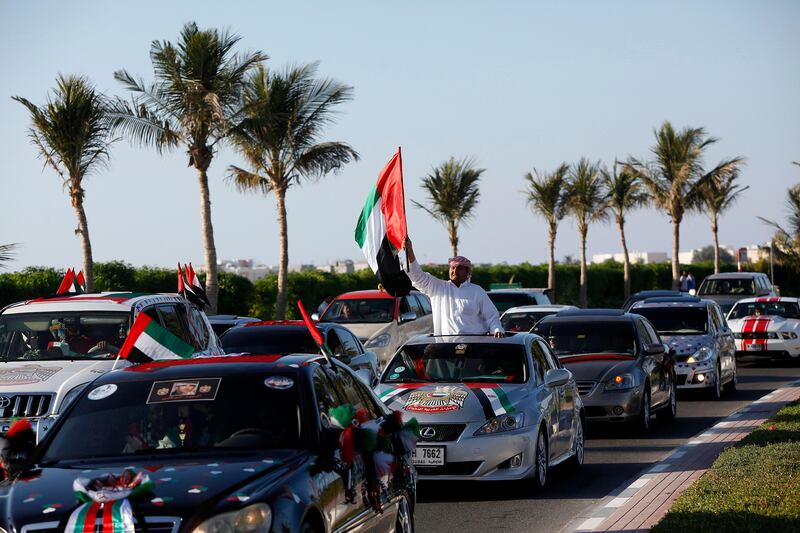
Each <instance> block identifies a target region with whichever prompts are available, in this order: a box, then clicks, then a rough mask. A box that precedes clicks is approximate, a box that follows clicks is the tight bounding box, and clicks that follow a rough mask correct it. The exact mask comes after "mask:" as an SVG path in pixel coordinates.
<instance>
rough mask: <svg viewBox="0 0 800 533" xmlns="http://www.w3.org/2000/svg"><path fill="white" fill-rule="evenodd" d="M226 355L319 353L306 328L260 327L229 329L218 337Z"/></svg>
mask: <svg viewBox="0 0 800 533" xmlns="http://www.w3.org/2000/svg"><path fill="white" fill-rule="evenodd" d="M219 340H220V342H221V343H222V348H223V349H224V350H225V352H227V353H260V354H281V355H287V354H291V353H313V354H315V353H319V348H317V345H316V343H315V342H314V339H313V338H311V334H310V333H309V332H308V330H307V329H306V328H304V327H303V328H294V329H291V330H286V329H281V328H277V327H275V328H270V327H260V326H250V327H248V326H245V327H242V328H235V329H230V330H228V331H226V332H225V334H224V335H222V337H220V339H219Z"/></svg>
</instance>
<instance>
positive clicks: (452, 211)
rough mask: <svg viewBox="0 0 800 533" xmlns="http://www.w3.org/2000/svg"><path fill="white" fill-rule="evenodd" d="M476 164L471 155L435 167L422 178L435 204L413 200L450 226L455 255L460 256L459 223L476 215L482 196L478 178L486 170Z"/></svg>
mask: <svg viewBox="0 0 800 533" xmlns="http://www.w3.org/2000/svg"><path fill="white" fill-rule="evenodd" d="M474 166H475V163H474V161H473V160H472V159H470V158H464V159H462V160H460V161H456V160H455V158H454V157H451V158H450V159H449V160H447V161H445V162H443V163H442V164H441V165H439V166H438V167H434V169H433V173H431V174H428V175H427V176H425V177H424V178H422V188H423V189H425V190H426V191H427V193H428V200H429V201H430V204H431V207H430V208H428V207H425V206H424V205H422V204H420V203H419V202H416V201H414V202H413V203H414V205H415V206H417V207H419V208H420V209H424V210H425V211H426V212H427V213H428V214H429V215H430V216H432V217H433V218H434V219H436V220H438V221H439V222H441V223H442V224H444V226H445V227H446V228H447V235H448V236H449V237H450V248H451V249H452V252H453V256H454V257H455V256H456V255H458V226H459V224H461V223H462V222H465V221H466V220H468V219H469V218H470V217H472V214H473V210H474V209H475V206H477V205H478V198H479V197H480V191H479V190H478V181H479V180H480V177H481V174H483V173H484V172H485V171H486V169H483V168H474Z"/></svg>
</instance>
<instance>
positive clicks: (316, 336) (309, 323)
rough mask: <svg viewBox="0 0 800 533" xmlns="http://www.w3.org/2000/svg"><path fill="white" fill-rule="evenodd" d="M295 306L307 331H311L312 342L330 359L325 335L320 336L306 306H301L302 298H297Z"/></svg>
mask: <svg viewBox="0 0 800 533" xmlns="http://www.w3.org/2000/svg"><path fill="white" fill-rule="evenodd" d="M297 308H298V309H300V316H302V317H303V322H304V323H305V325H306V327H307V328H308V332H309V333H311V337H312V338H313V339H314V342H315V343H317V346H318V347H319V349H320V351H321V352H322V355H324V356H325V357H326V358H328V360H329V361H330V357H332V356H333V354H332V353H331V351H330V349H329V348H328V345H327V344H325V337H323V336H322V332H320V330H318V329H317V326H316V325H315V324H314V322H312V321H311V318H309V316H308V313H307V312H306V308H305V307H304V306H303V301H302V300H297Z"/></svg>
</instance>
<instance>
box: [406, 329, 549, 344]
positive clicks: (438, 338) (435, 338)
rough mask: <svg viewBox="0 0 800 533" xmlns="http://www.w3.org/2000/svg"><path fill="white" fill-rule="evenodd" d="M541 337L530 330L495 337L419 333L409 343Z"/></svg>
mask: <svg viewBox="0 0 800 533" xmlns="http://www.w3.org/2000/svg"><path fill="white" fill-rule="evenodd" d="M534 337H539V336H538V335H536V334H533V333H528V332H518V333H506V335H505V337H494V336H492V335H418V336H416V337H414V338H413V339H411V340H410V341H408V342H407V343H406V344H409V345H420V344H452V343H464V344H471V343H472V344H476V343H487V342H488V343H492V344H522V345H524V344H526V343H527V342H528V341H529V340H530V339H532V338H534Z"/></svg>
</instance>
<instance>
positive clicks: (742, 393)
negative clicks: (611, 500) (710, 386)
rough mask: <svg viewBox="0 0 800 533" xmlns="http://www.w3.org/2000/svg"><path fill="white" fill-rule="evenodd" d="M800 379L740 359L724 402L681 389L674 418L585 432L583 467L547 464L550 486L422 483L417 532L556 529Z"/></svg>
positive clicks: (790, 371)
mask: <svg viewBox="0 0 800 533" xmlns="http://www.w3.org/2000/svg"><path fill="white" fill-rule="evenodd" d="M796 379H800V365H797V364H794V363H791V362H790V363H780V362H778V363H769V362H762V363H757V364H751V363H744V364H742V365H740V367H739V387H738V390H737V392H736V393H734V394H729V393H727V394H725V395H724V396H723V398H722V400H718V401H713V400H709V399H708V398H707V397H706V396H705V395H703V394H701V393H695V392H691V393H689V392H684V391H681V392H680V394H679V396H678V398H679V401H678V418H677V419H676V420H675V421H674V422H670V423H665V422H659V421H657V422H656V424H654V426H653V430H652V432H651V433H650V434H649V435H647V436H642V435H640V434H637V433H636V432H634V431H630V430H626V429H625V428H623V427H620V426H618V425H611V424H609V425H591V426H590V427H589V428H588V429H587V441H586V464H585V466H584V468H582V469H581V470H578V471H572V470H568V469H566V468H561V467H556V468H554V469H552V471H551V475H550V479H549V481H548V487H547V488H546V489H545V491H544V492H541V493H536V492H534V491H533V490H532V489H531V487H530V485H529V484H528V483H526V482H513V483H509V482H423V483H420V484H419V490H418V505H417V509H416V513H415V520H416V525H417V528H418V530H419V531H435V532H439V531H443V532H450V531H452V532H458V533H467V532H472V531H475V532H479V531H481V532H482V531H486V530H488V529H490V528H491V529H496V530H502V531H520V532H521V531H527V532H530V531H542V532H545V531H558V530H560V529H561V528H562V527H564V526H565V525H566V524H567V523H569V521H570V520H571V519H572V518H573V517H575V516H578V515H579V514H580V513H581V512H582V511H584V510H585V509H587V508H588V507H590V506H592V505H594V504H596V503H597V502H598V501H599V500H601V499H603V498H604V497H605V496H607V495H608V494H609V493H610V492H611V491H612V490H614V489H615V488H617V487H619V486H620V485H621V484H622V483H624V482H626V481H628V480H632V479H633V478H634V477H637V476H638V475H640V474H641V472H642V471H644V470H645V469H646V468H648V467H649V466H650V465H652V464H653V463H654V462H657V461H659V460H660V459H662V458H663V457H664V456H666V455H667V454H668V453H669V452H670V451H672V450H673V449H675V448H677V447H678V446H681V445H683V444H685V443H686V442H687V441H688V440H689V439H691V438H692V437H694V436H695V435H697V434H698V433H701V432H702V431H704V430H705V429H707V428H708V427H710V426H712V425H713V424H715V423H716V422H718V421H719V420H720V419H722V418H724V417H726V416H728V415H730V414H731V413H733V412H735V411H737V410H738V409H740V408H742V407H744V406H745V405H748V404H749V403H751V402H752V401H754V400H757V399H758V398H760V397H761V396H763V395H765V394H767V393H769V392H771V391H773V390H775V389H777V388H779V387H781V386H783V385H785V384H787V383H790V382H792V381H794V380H796Z"/></svg>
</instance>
